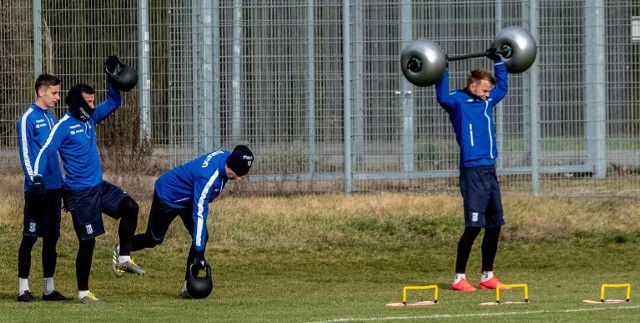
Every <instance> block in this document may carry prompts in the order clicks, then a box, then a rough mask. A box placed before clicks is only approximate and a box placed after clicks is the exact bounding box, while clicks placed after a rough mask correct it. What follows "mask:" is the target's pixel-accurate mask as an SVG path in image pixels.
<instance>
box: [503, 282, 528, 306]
mask: <svg viewBox="0 0 640 323" xmlns="http://www.w3.org/2000/svg"><path fill="white" fill-rule="evenodd" d="M505 287H511V288H522V289H524V301H525V302H526V303H529V286H527V284H502V285H499V286H498V288H496V303H500V289H503V288H505Z"/></svg>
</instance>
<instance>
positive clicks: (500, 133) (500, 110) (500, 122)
mask: <svg viewBox="0 0 640 323" xmlns="http://www.w3.org/2000/svg"><path fill="white" fill-rule="evenodd" d="M495 12H496V13H495V15H494V16H495V22H494V30H495V34H496V35H497V34H498V33H499V32H500V30H502V28H503V26H502V24H503V20H504V19H503V13H502V0H497V1H496V4H495ZM485 56H486V55H485ZM493 111H494V114H495V121H496V122H495V124H496V144H497V148H498V156H500V155H502V156H506V154H505V151H504V138H505V135H504V128H505V125H504V119H505V118H504V114H505V113H504V104H502V103H499V105H498V106H497V107H496V109H494V110H493ZM496 166H497V167H498V169H502V168H503V167H504V157H502V158H498V160H497V165H496Z"/></svg>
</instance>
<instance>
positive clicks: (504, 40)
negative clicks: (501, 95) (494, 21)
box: [491, 26, 537, 74]
mask: <svg viewBox="0 0 640 323" xmlns="http://www.w3.org/2000/svg"><path fill="white" fill-rule="evenodd" d="M491 47H493V48H498V49H504V48H509V47H510V48H511V53H510V55H506V56H505V55H502V57H503V58H502V60H503V61H504V64H505V65H506V66H507V71H508V72H509V73H512V74H518V73H522V72H524V71H526V70H528V69H529V67H530V66H531V65H532V64H533V62H534V61H535V60H536V51H537V50H536V41H535V39H533V37H532V36H531V34H529V32H528V31H526V30H524V29H523V28H521V27H518V26H510V27H506V28H504V29H502V30H500V32H499V33H498V35H497V36H496V38H495V39H494V41H493V43H491Z"/></svg>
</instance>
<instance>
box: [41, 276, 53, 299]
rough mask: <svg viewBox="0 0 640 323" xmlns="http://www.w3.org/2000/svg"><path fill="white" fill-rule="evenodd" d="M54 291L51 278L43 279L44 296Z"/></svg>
mask: <svg viewBox="0 0 640 323" xmlns="http://www.w3.org/2000/svg"><path fill="white" fill-rule="evenodd" d="M54 289H55V288H54V286H53V277H45V278H44V294H45V295H49V294H51V293H52V292H53V290H54Z"/></svg>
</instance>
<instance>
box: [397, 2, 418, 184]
mask: <svg viewBox="0 0 640 323" xmlns="http://www.w3.org/2000/svg"><path fill="white" fill-rule="evenodd" d="M400 17H401V19H400V41H401V44H402V43H406V42H409V41H411V40H413V8H412V6H411V1H410V0H403V1H402V3H401V4H400ZM411 88H412V85H411V83H409V81H407V79H406V78H404V77H403V78H402V81H401V82H400V91H399V92H397V94H398V95H400V104H401V106H400V108H401V109H402V170H403V171H405V172H412V171H413V165H414V159H415V154H414V151H415V141H414V138H415V136H414V130H413V129H414V123H413V120H414V118H415V99H414V96H413V92H412V91H411Z"/></svg>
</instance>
